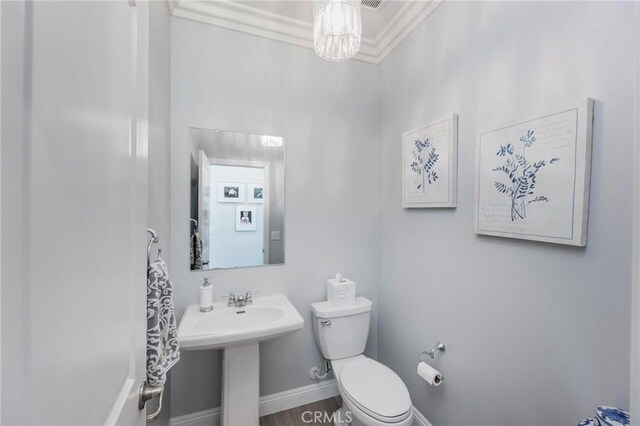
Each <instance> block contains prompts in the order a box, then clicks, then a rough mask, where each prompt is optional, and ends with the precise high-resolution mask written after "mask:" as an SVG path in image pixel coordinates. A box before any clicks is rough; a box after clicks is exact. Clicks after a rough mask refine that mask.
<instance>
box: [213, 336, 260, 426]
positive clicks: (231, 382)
mask: <svg viewBox="0 0 640 426" xmlns="http://www.w3.org/2000/svg"><path fill="white" fill-rule="evenodd" d="M259 408H260V352H259V350H258V342H255V343H249V344H246V345H238V346H229V347H226V348H224V351H223V355H222V425H223V426H237V425H243V426H258V425H259V422H260V414H259Z"/></svg>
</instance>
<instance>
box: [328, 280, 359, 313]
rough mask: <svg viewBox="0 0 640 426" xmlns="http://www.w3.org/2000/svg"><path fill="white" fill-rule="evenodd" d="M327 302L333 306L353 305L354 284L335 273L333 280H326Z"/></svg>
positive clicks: (354, 299) (354, 300)
mask: <svg viewBox="0 0 640 426" xmlns="http://www.w3.org/2000/svg"><path fill="white" fill-rule="evenodd" d="M327 300H328V301H329V302H330V303H333V304H334V305H339V306H343V305H355V303H356V283H354V282H353V281H351V280H350V279H348V278H344V277H343V276H342V274H341V273H339V272H338V273H337V274H336V276H335V278H330V279H328V280H327Z"/></svg>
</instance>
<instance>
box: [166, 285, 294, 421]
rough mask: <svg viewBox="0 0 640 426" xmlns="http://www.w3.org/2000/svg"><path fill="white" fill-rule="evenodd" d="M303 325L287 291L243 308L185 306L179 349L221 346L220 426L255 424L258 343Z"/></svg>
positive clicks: (216, 347) (258, 396) (258, 388)
mask: <svg viewBox="0 0 640 426" xmlns="http://www.w3.org/2000/svg"><path fill="white" fill-rule="evenodd" d="M303 324H304V321H303V319H302V317H301V316H300V314H299V313H298V311H297V310H296V308H294V307H293V305H292V304H291V302H289V299H287V297H286V296H285V295H275V296H266V297H256V298H254V299H253V304H251V305H246V306H243V307H227V302H226V301H221V302H217V303H215V304H214V305H213V310H212V311H210V312H200V308H199V306H198V305H191V306H189V307H188V308H187V310H186V311H185V313H184V315H183V316H182V320H181V321H180V325H179V326H178V341H179V343H180V348H181V349H182V350H208V349H223V360H222V425H223V426H237V425H242V426H250V425H255V426H257V425H258V424H259V419H260V417H259V412H258V408H259V400H260V382H259V380H260V356H259V348H258V345H259V342H260V341H262V340H267V339H273V338H276V337H278V336H282V335H285V334H289V333H293V332H295V331H298V330H300V329H301V328H302V325H303Z"/></svg>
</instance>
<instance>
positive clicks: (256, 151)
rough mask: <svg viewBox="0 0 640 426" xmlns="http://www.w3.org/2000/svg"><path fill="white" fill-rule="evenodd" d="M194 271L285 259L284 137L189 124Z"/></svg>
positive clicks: (190, 230)
mask: <svg viewBox="0 0 640 426" xmlns="http://www.w3.org/2000/svg"><path fill="white" fill-rule="evenodd" d="M190 141H191V191H190V192H191V209H190V215H191V217H190V218H189V223H190V226H189V238H190V239H189V241H190V245H189V256H190V268H191V270H194V271H197V270H208V269H221V268H241V267H251V266H262V265H273V264H282V263H284V140H283V138H281V137H278V136H271V135H256V134H250V133H241V132H229V131H223V130H211V129H197V128H192V129H190Z"/></svg>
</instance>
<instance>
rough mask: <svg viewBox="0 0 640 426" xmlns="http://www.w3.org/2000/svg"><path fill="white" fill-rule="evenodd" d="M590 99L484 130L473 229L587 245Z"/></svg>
mask: <svg viewBox="0 0 640 426" xmlns="http://www.w3.org/2000/svg"><path fill="white" fill-rule="evenodd" d="M592 120H593V101H592V100H591V99H588V100H586V101H584V102H582V103H580V104H577V105H572V106H569V107H567V108H562V109H557V110H556V111H555V112H552V113H549V114H540V115H538V116H536V118H534V119H531V120H528V121H522V122H517V123H515V124H509V125H506V126H497V128H496V129H495V130H491V131H488V132H484V133H481V134H480V135H479V136H478V141H477V146H476V183H475V185H476V187H475V199H474V206H475V215H474V216H475V217H474V221H475V224H474V227H475V232H476V233H478V234H487V235H496V236H502V237H510V238H521V239H527V240H537V241H545V242H550V243H558V244H569V245H575V246H584V245H586V238H587V216H588V207H589V179H590V167H591V128H592Z"/></svg>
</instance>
